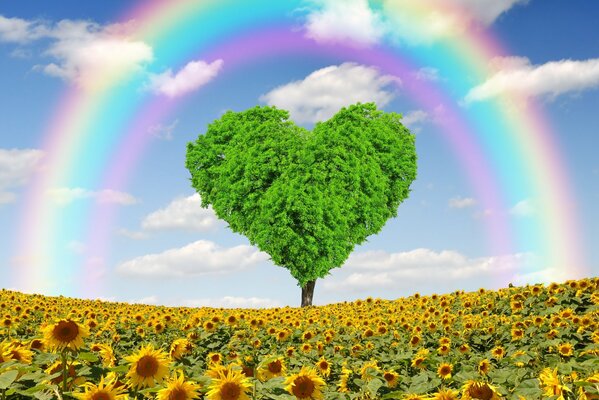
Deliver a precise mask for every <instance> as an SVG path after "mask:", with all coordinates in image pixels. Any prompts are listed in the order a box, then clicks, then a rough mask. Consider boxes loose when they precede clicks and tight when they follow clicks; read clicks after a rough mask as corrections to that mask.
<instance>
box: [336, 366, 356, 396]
mask: <svg viewBox="0 0 599 400" xmlns="http://www.w3.org/2000/svg"><path fill="white" fill-rule="evenodd" d="M352 373H353V371H352V370H351V369H349V368H347V367H346V366H345V365H343V366H342V367H341V375H339V383H338V384H337V386H338V389H337V391H339V392H341V393H347V392H349V389H348V387H347V383H348V382H349V377H350V376H351V374H352Z"/></svg>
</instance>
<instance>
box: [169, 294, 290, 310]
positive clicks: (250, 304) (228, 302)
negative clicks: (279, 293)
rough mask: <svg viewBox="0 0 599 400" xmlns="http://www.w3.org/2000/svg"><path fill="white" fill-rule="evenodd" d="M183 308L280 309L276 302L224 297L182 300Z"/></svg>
mask: <svg viewBox="0 0 599 400" xmlns="http://www.w3.org/2000/svg"><path fill="white" fill-rule="evenodd" d="M180 305H182V306H185V307H212V308H273V307H280V306H281V303H280V302H279V301H278V300H273V299H269V298H261V297H235V296H224V297H221V298H212V299H211V298H204V299H189V300H183V302H182V304H180Z"/></svg>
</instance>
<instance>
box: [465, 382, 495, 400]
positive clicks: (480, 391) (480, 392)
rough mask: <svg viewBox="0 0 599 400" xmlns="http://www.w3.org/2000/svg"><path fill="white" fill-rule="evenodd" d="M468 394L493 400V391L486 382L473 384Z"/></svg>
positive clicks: (480, 398)
mask: <svg viewBox="0 0 599 400" xmlns="http://www.w3.org/2000/svg"><path fill="white" fill-rule="evenodd" d="M468 394H469V395H470V397H472V398H473V399H479V400H491V398H493V391H492V390H491V388H490V387H489V386H488V385H487V384H486V383H483V384H475V385H472V386H471V387H470V389H468Z"/></svg>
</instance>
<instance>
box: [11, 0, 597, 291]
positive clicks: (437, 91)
mask: <svg viewBox="0 0 599 400" xmlns="http://www.w3.org/2000/svg"><path fill="white" fill-rule="evenodd" d="M301 5H302V2H301V1H281V2H269V1H265V0H261V1H253V2H243V1H232V0H228V1H210V0H205V1H195V0H176V1H168V2H167V1H165V2H159V1H156V2H151V3H147V4H144V5H143V6H142V7H141V8H137V9H133V10H130V11H129V12H127V13H126V14H124V15H123V18H122V20H123V21H127V20H131V19H134V20H136V21H137V24H138V25H137V26H138V27H137V29H136V32H135V34H134V37H135V39H136V40H142V41H144V42H146V43H148V44H149V45H151V46H152V48H153V49H154V62H153V63H152V64H150V65H149V66H148V68H150V69H152V68H156V70H155V71H153V72H161V69H163V68H165V67H171V68H173V69H178V68H179V67H180V66H182V65H185V63H187V62H188V61H191V60H197V59H203V60H206V61H208V62H210V61H213V60H216V59H222V60H223V61H224V65H223V70H227V69H228V70H234V69H239V68H243V66H244V65H247V64H249V63H252V62H254V61H255V60H258V59H260V58H261V57H264V56H272V55H281V56H283V55H297V54H300V55H306V56H310V57H323V58H330V57H334V58H337V59H339V60H345V61H354V62H358V63H361V64H366V65H372V66H375V67H377V68H379V69H380V70H381V72H383V73H385V74H390V75H396V76H399V77H400V78H401V79H402V81H403V87H402V91H403V93H404V95H409V96H410V97H411V99H413V100H414V101H415V102H417V103H418V104H419V105H420V106H421V108H423V109H425V110H428V111H431V110H433V109H434V108H435V107H436V106H438V105H439V104H442V105H443V106H444V107H445V110H444V118H443V121H442V125H441V126H442V128H443V135H444V136H443V138H444V140H446V141H447V143H448V145H449V146H451V148H452V150H453V152H454V153H455V154H456V157H457V158H458V159H459V160H460V161H461V163H462V167H463V171H464V174H465V175H466V176H467V178H468V180H469V182H470V183H471V185H472V187H473V191H474V193H476V195H477V197H478V199H479V200H480V203H481V205H482V206H483V207H484V208H488V209H492V210H507V209H508V208H509V207H510V206H511V205H513V204H514V203H515V202H517V201H519V200H521V199H522V194H523V193H528V194H530V196H532V197H534V198H535V199H536V200H537V206H538V214H537V217H536V219H535V224H534V227H533V228H532V229H531V228H530V224H528V225H527V226H526V227H523V226H518V224H517V222H515V221H514V220H512V219H509V218H508V217H506V215H505V214H502V213H499V212H496V213H494V214H491V215H490V216H489V217H488V218H486V219H485V224H486V231H487V234H488V243H489V252H490V253H492V254H497V255H500V254H511V253H514V252H517V251H520V250H521V249H527V248H534V249H535V250H536V251H539V252H540V253H541V255H542V258H541V262H542V265H539V268H540V267H546V268H555V269H557V270H560V271H564V270H567V271H568V274H569V276H582V275H584V273H585V271H586V268H587V267H586V265H585V260H584V256H583V255H584V251H583V250H584V249H582V248H581V244H580V243H581V240H580V238H579V237H578V235H579V232H580V229H579V227H578V217H577V216H576V215H575V212H574V210H575V207H574V204H575V201H574V199H573V198H572V197H571V196H570V195H569V193H572V191H571V190H570V189H569V184H568V173H567V171H566V169H565V166H564V164H563V162H562V161H561V158H560V155H559V152H558V151H557V148H556V145H555V143H554V139H553V134H552V132H551V128H550V127H549V126H548V124H547V121H546V119H545V118H544V116H543V114H542V112H541V111H540V110H539V109H538V107H537V106H536V105H535V104H534V103H531V102H528V103H527V104H528V106H527V108H526V109H514V108H513V107H512V105H513V104H514V103H516V104H524V100H523V99H520V98H517V97H515V96H513V95H510V96H505V97H503V98H499V99H496V100H493V101H488V102H485V103H480V104H474V105H469V106H467V107H464V106H462V105H460V104H459V101H458V100H459V99H460V97H461V96H463V95H464V94H465V92H466V91H467V89H468V88H469V87H472V85H473V82H474V83H476V82H480V81H482V80H483V79H484V77H485V76H487V74H488V73H489V71H488V70H487V64H488V60H490V59H491V58H492V57H497V56H502V55H505V54H506V52H505V51H504V50H503V49H502V48H501V45H500V44H499V43H498V41H497V40H496V39H495V38H494V37H493V36H492V35H491V34H490V33H489V32H481V31H479V32H477V34H476V35H474V34H471V33H468V32H465V33H463V34H460V35H457V36H456V37H453V38H452V39H451V40H442V41H440V42H439V43H438V44H436V45H431V46H419V47H410V46H407V47H406V46H403V47H402V46H395V45H393V44H390V43H383V44H381V45H376V46H372V47H361V48H356V46H354V45H353V44H351V43H345V44H343V43H336V44H332V43H330V44H322V43H317V42H315V41H313V40H312V39H309V38H306V37H305V35H304V33H303V32H302V30H301V29H299V23H298V21H297V19H295V18H293V17H292V13H293V10H296V9H298V8H299V7H300V6H301ZM423 11H424V10H422V9H415V10H414V11H413V12H414V18H415V20H417V18H418V16H419V15H420V14H421V13H422V12H423ZM460 13H462V14H464V13H465V10H461V11H460ZM439 54H442V55H443V60H444V62H443V67H444V68H443V70H444V71H447V73H448V74H450V75H449V77H448V78H449V79H445V80H443V81H435V82H431V81H423V80H418V79H415V78H410V77H411V76H412V77H413V75H414V74H413V72H415V71H416V70H418V69H419V68H421V67H426V66H429V65H431V64H432V62H434V61H435V60H438V59H439ZM102 79H105V81H102V82H96V85H95V89H94V90H90V91H85V90H80V89H77V88H75V87H72V88H70V89H69V90H67V91H66V92H65V95H64V97H63V99H62V100H61V102H60V104H59V106H58V107H57V111H56V113H55V114H54V120H53V121H52V123H51V124H50V128H49V129H48V132H47V133H46V135H45V139H44V140H45V143H44V145H43V148H44V150H46V152H47V154H48V163H47V167H46V169H45V171H44V172H43V174H41V175H40V176H39V177H38V179H37V180H36V182H35V184H34V185H33V186H32V187H31V189H30V191H29V193H28V195H27V198H26V201H25V203H24V206H23V211H22V217H21V224H20V226H19V235H18V238H17V246H16V256H17V257H19V259H20V260H21V265H20V268H19V269H18V272H17V273H16V274H15V276H14V280H15V281H16V285H17V286H18V287H19V288H20V289H25V290H29V291H44V292H53V291H57V290H60V292H61V293H63V294H69V295H81V293H85V294H86V295H90V294H91V295H100V294H101V293H102V292H103V288H102V279H101V277H100V276H98V274H96V271H95V269H96V268H97V264H96V262H100V261H101V259H102V258H103V257H104V256H105V255H106V254H108V253H109V252H110V245H111V243H110V242H111V234H112V229H113V224H114V221H115V216H116V213H117V208H116V207H115V206H113V205H110V204H98V203H95V204H83V203H81V204H73V205H71V206H69V208H68V210H67V209H64V208H60V207H55V206H52V205H50V204H49V203H48V202H47V201H46V200H45V199H46V196H45V195H44V194H45V193H46V191H47V190H48V189H51V188H54V187H86V188H89V189H94V190H99V189H104V188H108V189H113V190H125V189H126V187H127V185H128V183H129V178H130V175H131V173H132V172H133V171H134V169H135V166H136V164H137V162H138V161H139V160H140V159H141V157H143V152H144V150H145V149H147V147H148V145H149V143H148V141H149V136H148V135H147V128H148V126H150V125H152V124H155V123H157V122H159V121H161V120H163V119H165V118H167V117H168V115H169V113H172V112H174V111H175V110H176V109H177V106H179V105H180V104H181V103H182V102H183V101H184V98H181V99H178V100H167V99H165V98H164V97H161V96H157V95H153V94H150V93H147V92H144V91H141V90H139V88H140V87H142V86H143V84H144V82H143V81H144V78H143V77H141V76H140V75H135V74H125V75H120V76H111V77H108V78H106V77H102ZM216 79H218V77H217V78H216ZM200 90H201V89H200ZM548 176H549V177H551V178H552V179H547V177H548ZM67 233H68V234H69V235H73V234H74V233H77V234H79V235H82V236H83V237H86V238H87V240H86V243H87V244H88V245H90V248H89V253H90V254H92V255H93V257H92V259H91V260H90V261H89V263H88V264H86V265H84V266H80V265H75V264H69V262H68V261H67V262H64V260H65V259H64V257H63V255H61V254H60V250H58V247H59V246H57V243H60V241H61V240H64V237H65V236H66V235H67ZM24 255H25V257H24ZM65 264H66V265H65ZM57 276H62V277H64V276H72V277H73V281H72V282H70V283H69V282H66V286H62V287H59V286H58V285H65V282H64V279H63V278H61V280H62V281H60V280H59V279H57V278H56V277H57ZM500 278H501V277H500ZM504 278H505V279H507V277H504Z"/></svg>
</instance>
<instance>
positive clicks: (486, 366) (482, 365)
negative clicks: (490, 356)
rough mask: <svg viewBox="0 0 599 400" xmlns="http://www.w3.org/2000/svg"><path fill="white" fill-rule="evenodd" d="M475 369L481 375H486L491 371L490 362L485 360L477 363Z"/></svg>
mask: <svg viewBox="0 0 599 400" xmlns="http://www.w3.org/2000/svg"><path fill="white" fill-rule="evenodd" d="M477 369H478V372H479V373H480V374H481V375H487V374H488V373H489V371H490V370H491V362H490V361H489V360H487V359H486V358H485V359H484V360H482V361H481V362H479V363H478V367H477Z"/></svg>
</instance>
